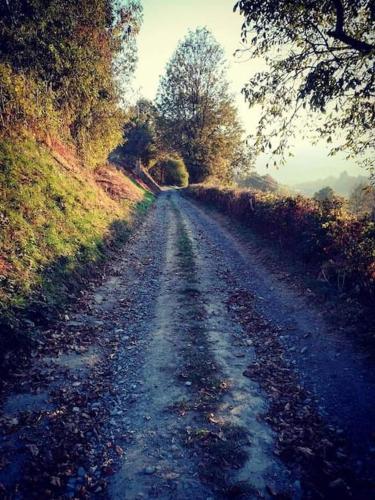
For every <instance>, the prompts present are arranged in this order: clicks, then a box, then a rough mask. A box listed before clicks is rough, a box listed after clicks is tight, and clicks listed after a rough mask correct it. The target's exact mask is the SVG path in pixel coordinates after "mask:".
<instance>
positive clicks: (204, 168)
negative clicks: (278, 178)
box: [156, 28, 244, 182]
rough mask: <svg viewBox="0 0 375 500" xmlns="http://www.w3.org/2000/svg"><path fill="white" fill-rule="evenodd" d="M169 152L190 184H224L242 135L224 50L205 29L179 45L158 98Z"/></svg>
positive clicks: (191, 32) (241, 144)
mask: <svg viewBox="0 0 375 500" xmlns="http://www.w3.org/2000/svg"><path fill="white" fill-rule="evenodd" d="M156 103H157V108H158V111H159V114H160V127H161V130H162V131H163V137H164V141H165V145H166V148H167V149H171V150H175V151H177V152H178V153H179V154H180V155H181V156H182V157H183V159H184V161H185V163H186V166H187V168H188V171H189V175H190V180H191V181H192V182H201V181H203V180H206V179H207V178H209V177H211V178H216V179H218V180H220V181H224V182H226V181H228V180H230V179H231V176H232V167H233V163H234V160H235V158H238V151H239V149H240V148H241V146H243V144H244V142H243V138H242V135H243V131H242V128H241V125H240V122H239V119H238V116H237V110H236V108H235V105H234V103H233V97H232V96H231V95H230V93H229V88H228V82H227V78H226V63H225V59H224V52H223V49H222V48H221V47H220V45H219V44H218V43H217V42H216V40H215V39H214V37H213V36H212V34H211V33H210V32H209V31H208V30H207V29H206V28H199V29H197V30H195V31H190V32H189V33H188V35H187V36H186V37H185V39H184V40H183V41H182V42H180V43H179V45H178V47H177V49H176V51H175V53H174V54H173V56H172V58H171V59H170V61H169V63H168V65H167V68H166V72H165V75H164V76H163V77H162V78H161V81H160V86H159V89H158V94H157V99H156Z"/></svg>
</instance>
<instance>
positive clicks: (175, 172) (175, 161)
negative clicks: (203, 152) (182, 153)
mask: <svg viewBox="0 0 375 500" xmlns="http://www.w3.org/2000/svg"><path fill="white" fill-rule="evenodd" d="M150 173H151V175H152V176H153V177H154V178H155V180H156V181H157V182H158V183H159V184H162V185H165V186H179V187H186V186H187V185H188V184H189V174H188V171H187V168H186V165H185V163H184V161H183V160H182V159H181V158H179V157H170V158H167V159H164V160H160V161H159V162H157V164H156V165H155V166H154V167H153V168H152V169H151V171H150Z"/></svg>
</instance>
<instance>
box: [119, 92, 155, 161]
mask: <svg viewBox="0 0 375 500" xmlns="http://www.w3.org/2000/svg"><path fill="white" fill-rule="evenodd" d="M155 116H156V110H155V108H154V106H153V104H152V103H151V102H150V101H147V100H146V99H141V100H139V101H138V102H137V103H136V105H135V106H133V107H132V108H130V110H129V116H128V120H127V122H126V123H125V126H124V132H123V145H122V146H119V148H118V150H117V152H118V153H119V154H120V155H121V156H122V157H123V158H124V160H125V163H126V165H128V166H130V167H133V168H134V167H136V166H137V162H138V161H140V162H141V164H142V165H143V166H144V167H145V168H148V167H150V166H151V165H152V163H153V161H154V160H156V158H157V156H158V153H159V151H158V139H157V134H156V122H155V120H156V118H155Z"/></svg>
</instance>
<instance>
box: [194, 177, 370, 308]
mask: <svg viewBox="0 0 375 500" xmlns="http://www.w3.org/2000/svg"><path fill="white" fill-rule="evenodd" d="M188 193H189V194H190V195H191V196H193V197H194V198H196V199H198V200H201V201H204V202H206V203H209V204H212V205H214V206H215V207H216V208H218V209H219V210H221V211H222V212H225V213H227V214H229V215H232V216H234V217H235V218H236V219H238V220H239V221H241V222H242V223H244V224H246V225H247V226H249V227H251V228H252V229H254V230H255V231H256V232H258V233H259V234H261V235H262V236H264V237H266V238H268V239H271V240H276V241H278V242H279V243H280V245H282V246H283V247H285V248H288V249H289V250H290V251H291V252H293V253H294V254H295V255H296V256H297V257H298V258H299V259H300V260H301V261H303V262H305V263H307V264H309V266H310V267H311V268H313V269H315V270H316V274H317V277H319V278H320V279H323V280H326V281H329V282H331V283H334V284H335V285H337V287H338V288H339V289H340V290H344V289H346V290H351V291H355V292H356V293H358V294H361V295H362V296H364V297H367V298H370V299H371V300H373V299H374V297H375V223H374V222H373V221H371V220H370V219H369V218H366V217H364V218H361V219H360V218H357V217H355V216H354V215H351V214H349V213H347V212H346V211H345V210H344V209H343V207H342V205H341V204H336V203H320V202H318V201H316V200H313V199H310V198H304V197H303V196H297V197H295V198H294V197H291V196H281V195H277V194H271V193H262V192H259V191H250V190H231V189H219V188H216V187H206V186H194V187H190V188H189V190H188Z"/></svg>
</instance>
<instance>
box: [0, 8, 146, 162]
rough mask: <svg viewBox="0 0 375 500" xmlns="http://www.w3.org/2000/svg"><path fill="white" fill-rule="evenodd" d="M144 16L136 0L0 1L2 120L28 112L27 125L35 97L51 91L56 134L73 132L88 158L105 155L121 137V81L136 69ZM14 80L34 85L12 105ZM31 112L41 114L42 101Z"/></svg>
mask: <svg viewBox="0 0 375 500" xmlns="http://www.w3.org/2000/svg"><path fill="white" fill-rule="evenodd" d="M141 18H142V10H141V7H140V5H139V3H138V2H137V1H134V0H131V1H126V2H122V1H121V2H120V1H111V0H95V1H93V0H47V1H45V0H13V1H12V2H1V3H0V38H1V44H0V65H1V68H0V78H1V80H0V87H1V93H2V97H3V98H2V100H1V104H0V113H1V115H2V117H3V118H4V116H5V117H6V118H7V120H3V125H4V124H5V125H6V127H7V128H9V129H12V128H14V126H15V122H16V120H17V118H19V121H20V122H22V121H24V119H25V118H27V122H28V123H27V125H29V126H30V116H29V115H30V112H31V108H32V107H33V105H34V103H36V104H35V105H36V107H37V108H42V107H43V106H44V103H43V96H44V95H49V97H50V105H51V108H53V112H55V113H57V114H58V115H59V123H58V126H57V129H58V133H59V135H65V136H66V138H67V139H70V138H71V139H73V141H74V142H75V144H76V145H77V146H78V148H79V150H80V151H81V153H82V155H83V156H85V157H86V159H87V160H91V161H92V162H93V163H97V162H100V161H103V160H104V159H105V158H106V155H107V154H108V151H109V150H110V149H112V148H113V147H114V146H115V145H116V144H118V142H120V140H121V124H122V122H123V116H122V113H121V112H120V110H119V102H120V97H121V92H122V91H123V89H122V88H121V85H120V81H123V82H128V80H129V78H130V76H131V74H132V73H133V71H134V65H135V62H136V46H135V40H136V35H137V33H138V30H139V26H140V23H141ZM120 77H121V78H120ZM7 79H8V80H7ZM18 80H20V81H26V82H31V85H30V87H31V89H34V88H35V91H33V94H32V95H31V96H30V98H29V100H30V102H28V96H27V95H25V94H22V95H21V94H19V96H18V103H19V106H18V107H17V109H16V111H17V113H14V112H13V111H14V110H15V109H14V106H13V108H12V104H11V101H12V98H14V97H15V96H14V89H16V88H17V81H18ZM35 82H36V83H35ZM26 86H27V85H26ZM16 97H17V96H16ZM34 116H35V117H36V119H37V120H39V121H40V118H41V113H40V112H39V109H35V112H34Z"/></svg>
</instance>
